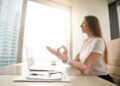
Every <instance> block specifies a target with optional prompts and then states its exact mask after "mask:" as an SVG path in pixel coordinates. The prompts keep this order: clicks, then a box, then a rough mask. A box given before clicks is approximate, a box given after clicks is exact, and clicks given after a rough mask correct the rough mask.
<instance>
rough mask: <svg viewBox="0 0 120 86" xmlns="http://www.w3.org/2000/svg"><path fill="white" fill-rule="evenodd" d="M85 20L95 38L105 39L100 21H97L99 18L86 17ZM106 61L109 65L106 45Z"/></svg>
mask: <svg viewBox="0 0 120 86" xmlns="http://www.w3.org/2000/svg"><path fill="white" fill-rule="evenodd" d="M85 19H86V21H87V23H88V26H89V28H90V31H91V32H92V34H93V35H94V36H95V37H100V38H103V35H102V32H101V27H100V23H99V20H98V19H97V17H95V16H85ZM103 39H104V38H103ZM104 42H105V40H104ZM104 61H105V63H106V64H108V51H107V46H106V43H105V53H104Z"/></svg>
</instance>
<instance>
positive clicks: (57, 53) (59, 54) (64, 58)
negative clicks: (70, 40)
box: [46, 46, 68, 62]
mask: <svg viewBox="0 0 120 86" xmlns="http://www.w3.org/2000/svg"><path fill="white" fill-rule="evenodd" d="M46 48H47V49H48V51H50V52H51V53H52V54H54V55H55V56H56V57H58V58H59V59H61V60H62V61H64V62H66V61H67V60H68V57H67V54H68V51H67V49H66V47H65V46H61V47H59V48H58V49H57V51H56V50H55V49H53V48H51V47H48V46H47V47H46ZM61 49H64V51H63V52H61Z"/></svg>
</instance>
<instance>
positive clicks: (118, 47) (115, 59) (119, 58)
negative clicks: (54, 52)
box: [106, 38, 120, 85]
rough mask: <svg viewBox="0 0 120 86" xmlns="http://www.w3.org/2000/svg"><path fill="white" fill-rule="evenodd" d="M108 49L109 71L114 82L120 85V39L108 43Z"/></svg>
mask: <svg viewBox="0 0 120 86" xmlns="http://www.w3.org/2000/svg"><path fill="white" fill-rule="evenodd" d="M106 44H107V49H108V55H109V58H108V65H107V68H108V71H109V73H110V75H111V76H112V78H113V80H114V82H115V83H116V84H118V85H120V38H118V39H114V40H111V41H108V42H106Z"/></svg>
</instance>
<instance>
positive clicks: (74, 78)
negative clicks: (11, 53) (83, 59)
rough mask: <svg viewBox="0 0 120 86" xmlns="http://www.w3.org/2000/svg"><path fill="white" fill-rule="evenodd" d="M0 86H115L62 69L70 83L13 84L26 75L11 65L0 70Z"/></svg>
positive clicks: (16, 66) (95, 77)
mask: <svg viewBox="0 0 120 86" xmlns="http://www.w3.org/2000/svg"><path fill="white" fill-rule="evenodd" d="M0 69H1V70H0V86H117V85H115V84H113V83H110V82H108V81H106V80H103V79H101V78H99V77H97V76H84V75H81V73H80V72H79V71H77V70H75V69H74V68H71V67H66V68H65V69H64V68H63V72H64V73H65V74H66V75H67V77H68V78H69V79H70V80H71V82H14V81H13V80H14V79H15V78H17V77H19V76H20V75H23V74H25V73H28V70H26V68H25V67H24V66H21V64H20V65H12V66H7V67H4V68H0Z"/></svg>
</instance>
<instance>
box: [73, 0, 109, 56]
mask: <svg viewBox="0 0 120 86" xmlns="http://www.w3.org/2000/svg"><path fill="white" fill-rule="evenodd" d="M86 15H94V16H96V17H98V19H99V20H100V23H101V28H102V32H103V36H104V39H105V40H106V41H108V40H110V25H109V14H108V2H107V1H106V0H74V1H73V5H72V52H73V53H72V55H73V57H75V55H76V54H77V53H78V52H79V50H80V47H81V44H82V42H83V40H84V39H85V37H86V35H85V34H83V33H82V32H81V28H80V25H81V23H82V21H83V19H84V16H86Z"/></svg>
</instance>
